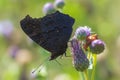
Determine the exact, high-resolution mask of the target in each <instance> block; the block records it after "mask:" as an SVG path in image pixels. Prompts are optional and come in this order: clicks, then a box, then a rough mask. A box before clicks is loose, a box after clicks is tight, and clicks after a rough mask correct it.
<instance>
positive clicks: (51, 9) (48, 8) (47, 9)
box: [43, 2, 56, 15]
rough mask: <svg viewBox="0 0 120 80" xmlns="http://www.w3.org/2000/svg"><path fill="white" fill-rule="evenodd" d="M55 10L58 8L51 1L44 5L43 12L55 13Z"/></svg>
mask: <svg viewBox="0 0 120 80" xmlns="http://www.w3.org/2000/svg"><path fill="white" fill-rule="evenodd" d="M55 11H56V9H55V8H54V6H53V4H52V3H50V2H49V3H46V4H45V5H44V7H43V13H44V14H45V15H47V14H51V13H54V12H55Z"/></svg>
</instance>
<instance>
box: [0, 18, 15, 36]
mask: <svg viewBox="0 0 120 80" xmlns="http://www.w3.org/2000/svg"><path fill="white" fill-rule="evenodd" d="M13 30H14V27H13V24H12V22H11V21H9V20H6V21H0V34H1V35H3V36H5V37H10V36H11V34H12V32H13Z"/></svg>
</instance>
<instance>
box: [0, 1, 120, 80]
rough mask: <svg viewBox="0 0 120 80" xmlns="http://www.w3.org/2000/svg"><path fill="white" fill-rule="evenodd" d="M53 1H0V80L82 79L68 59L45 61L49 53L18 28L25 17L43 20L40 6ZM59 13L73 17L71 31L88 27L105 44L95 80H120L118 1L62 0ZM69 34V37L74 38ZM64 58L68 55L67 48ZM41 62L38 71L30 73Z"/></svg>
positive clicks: (119, 11)
mask: <svg viewBox="0 0 120 80" xmlns="http://www.w3.org/2000/svg"><path fill="white" fill-rule="evenodd" d="M53 1H54V0H0V80H81V75H80V72H78V71H76V70H75V69H74V67H73V64H72V59H71V57H63V58H62V59H60V58H58V59H57V61H58V62H57V61H55V60H54V61H45V59H46V58H48V57H49V56H50V53H49V52H48V51H46V50H44V49H43V48H41V47H40V46H39V45H37V44H35V43H34V42H33V41H32V40H31V39H29V38H28V37H27V36H26V34H25V33H24V32H23V31H22V29H21V28H20V20H21V19H23V18H24V17H25V16H26V15H27V14H29V15H30V16H32V17H36V18H38V17H43V16H44V14H43V13H42V7H43V5H44V4H45V3H47V2H53ZM65 3H66V5H65V7H64V8H63V10H62V12H63V13H66V14H69V15H70V16H72V17H74V18H75V24H74V27H73V28H74V29H73V30H74V31H75V29H76V28H77V27H79V26H90V27H91V28H92V31H94V32H96V33H97V34H98V35H99V37H100V38H101V39H102V40H104V42H105V43H106V49H105V51H104V52H103V53H102V54H100V55H99V56H98V62H97V67H96V73H95V80H120V0H65ZM74 31H73V34H72V35H71V37H72V36H73V35H74ZM67 55H71V53H70V47H69V48H68V49H67ZM41 63H44V66H43V67H42V69H41V71H40V72H37V71H36V72H35V73H34V74H31V72H32V71H33V70H34V69H35V68H36V67H37V66H38V65H40V64H41Z"/></svg>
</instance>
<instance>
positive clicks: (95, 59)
mask: <svg viewBox="0 0 120 80" xmlns="http://www.w3.org/2000/svg"><path fill="white" fill-rule="evenodd" d="M92 56H93V70H92V77H91V80H94V77H95V67H96V63H97V55H96V54H93V55H92Z"/></svg>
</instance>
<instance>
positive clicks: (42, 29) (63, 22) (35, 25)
mask: <svg viewBox="0 0 120 80" xmlns="http://www.w3.org/2000/svg"><path fill="white" fill-rule="evenodd" d="M74 22H75V19H74V18H72V17H70V16H69V15H67V14H63V13H61V12H59V11H56V12H55V13H52V14H48V15H46V16H44V17H42V18H32V17H30V16H29V15H27V16H26V17H25V18H24V19H22V20H21V21H20V25H21V28H22V30H23V31H24V32H25V33H26V34H27V35H28V36H29V37H30V38H31V39H32V40H33V41H34V42H36V43H37V44H39V45H40V46H41V47H42V48H44V49H46V50H47V51H49V52H51V57H50V59H49V60H54V59H56V58H57V57H58V56H60V55H63V54H65V52H66V49H67V42H68V41H69V39H70V36H71V34H72V26H73V24H74Z"/></svg>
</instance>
